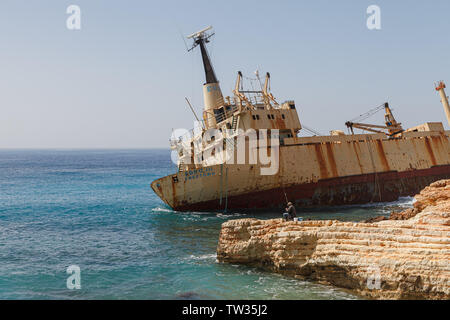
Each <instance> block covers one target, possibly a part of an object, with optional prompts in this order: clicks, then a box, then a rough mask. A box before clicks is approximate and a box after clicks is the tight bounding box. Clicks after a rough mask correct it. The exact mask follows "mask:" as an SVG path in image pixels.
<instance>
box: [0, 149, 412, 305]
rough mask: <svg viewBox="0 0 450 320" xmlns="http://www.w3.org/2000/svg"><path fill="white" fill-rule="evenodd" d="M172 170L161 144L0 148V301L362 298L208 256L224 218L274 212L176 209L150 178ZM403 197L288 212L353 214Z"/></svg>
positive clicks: (390, 206) (396, 206)
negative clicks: (141, 147)
mask: <svg viewBox="0 0 450 320" xmlns="http://www.w3.org/2000/svg"><path fill="white" fill-rule="evenodd" d="M175 171H176V167H175V165H174V164H173V163H172V162H171V157H170V150H163V149H161V150H159V149H150V150H0V299H192V300H196V299H221V300H223V299H224V300H229V299H295V300H297V299H361V297H359V296H357V295H355V294H352V293H350V292H347V291H345V290H342V289H339V288H335V287H332V286H327V285H322V284H317V283H314V282H309V281H301V280H297V279H293V278H290V277H286V276H282V275H278V274H272V273H269V272H265V271H263V270H259V269H257V268H253V267H247V266H242V265H235V264H223V263H219V262H217V259H216V247H217V241H218V236H219V232H220V227H221V224H222V223H224V222H225V221H227V220H230V219H240V218H249V217H257V218H260V219H271V218H280V217H281V212H276V211H272V212H271V211H264V212H247V213H242V212H228V213H224V212H220V211H217V212H175V211H173V210H171V209H170V208H169V207H168V206H167V205H165V204H164V203H163V202H162V201H161V200H160V199H159V198H158V197H157V196H156V195H155V194H154V192H153V191H152V189H151V188H150V183H151V181H153V180H155V179H157V178H159V177H162V176H165V175H167V174H170V173H173V172H175ZM412 204H413V198H401V199H399V200H398V201H396V202H393V203H377V204H366V205H359V206H345V207H332V208H321V209H298V212H297V215H298V216H301V217H303V218H304V219H307V218H310V219H337V220H341V221H362V220H366V219H367V218H370V217H375V216H379V215H386V216H388V215H389V214H390V212H391V210H402V209H404V208H408V207H411V206H412ZM73 268H75V269H77V268H78V269H77V272H75V273H76V277H77V278H76V279H74V278H73V276H74V274H75V273H73V272H74V271H73V270H74V269H73ZM71 284H72V285H71ZM73 284H78V285H79V286H77V287H74V286H73Z"/></svg>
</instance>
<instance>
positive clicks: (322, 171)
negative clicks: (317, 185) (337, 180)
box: [314, 144, 328, 179]
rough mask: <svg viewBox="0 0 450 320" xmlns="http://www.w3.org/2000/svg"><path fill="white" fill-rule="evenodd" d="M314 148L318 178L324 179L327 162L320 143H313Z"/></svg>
mask: <svg viewBox="0 0 450 320" xmlns="http://www.w3.org/2000/svg"><path fill="white" fill-rule="evenodd" d="M314 150H315V152H316V158H317V162H318V163H319V170H320V178H321V179H326V178H328V170H327V164H326V162H325V158H324V156H323V153H322V148H321V145H320V144H315V145H314Z"/></svg>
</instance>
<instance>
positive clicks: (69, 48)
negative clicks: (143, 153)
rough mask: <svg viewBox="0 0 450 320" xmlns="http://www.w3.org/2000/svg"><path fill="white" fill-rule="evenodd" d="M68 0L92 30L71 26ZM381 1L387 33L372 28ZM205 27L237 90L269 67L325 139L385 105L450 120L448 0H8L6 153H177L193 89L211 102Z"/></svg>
mask: <svg viewBox="0 0 450 320" xmlns="http://www.w3.org/2000/svg"><path fill="white" fill-rule="evenodd" d="M70 4H76V5H79V6H80V7H81V10H82V29H81V30H80V31H69V30H68V29H67V28H66V19H67V17H68V15H67V14H66V8H67V7H68V6H69V5H70ZM371 4H376V5H379V6H380V7H381V19H382V30H379V31H370V30H368V29H367V27H366V19H367V15H366V8H367V7H368V6H369V5H371ZM207 25H213V26H214V28H215V32H216V35H215V37H214V40H213V42H212V43H211V46H210V52H211V56H212V59H213V64H214V67H215V69H216V73H217V76H218V78H219V80H220V82H221V86H222V90H223V91H224V94H225V95H229V94H231V91H230V90H231V88H232V87H233V85H234V81H235V77H236V72H237V71H238V70H242V71H243V72H244V74H247V75H249V76H251V77H253V72H254V71H255V69H256V68H257V67H259V70H260V72H261V74H263V73H264V72H266V71H269V72H270V73H271V75H272V91H273V93H274V96H275V97H276V98H277V99H278V100H280V101H284V100H288V99H294V100H296V103H297V106H298V111H299V114H300V121H301V122H303V123H305V124H306V125H307V126H309V127H313V128H315V129H317V130H319V131H321V132H323V133H328V131H329V130H332V129H344V128H345V126H344V122H345V121H346V120H349V119H352V118H354V117H356V116H358V115H359V114H361V113H363V112H365V111H367V110H368V109H370V108H372V107H376V106H377V105H379V104H381V103H383V102H384V101H385V100H388V101H389V102H390V103H391V105H392V106H393V108H394V114H395V115H396V117H397V118H398V119H397V120H399V121H400V122H402V123H403V124H404V126H405V127H408V126H413V125H417V124H419V123H422V122H425V121H442V122H444V124H445V126H446V128H447V129H448V128H449V126H448V124H447V123H446V121H445V115H444V111H443V109H442V106H441V104H440V100H439V96H438V94H437V93H436V92H435V91H434V87H433V83H434V81H436V80H440V79H443V80H447V82H448V84H449V85H450V41H449V39H450V1H448V0H441V1H438V0H433V1H380V0H372V1H365V0H355V1H350V0H347V1H323V0H322V1H261V0H260V1H244V0H241V1H220V2H219V1H211V0H209V1H144V0H141V1H138V0H135V1H125V0H121V1H119V0H117V1H112V0H109V1H107V0H71V1H65V0H58V1H56V0H39V1H37V0H36V1H25V0H2V1H1V2H0V148H99V147H102V148H151V147H167V146H168V139H169V137H170V133H171V130H172V128H187V129H189V128H191V127H192V126H193V123H192V120H193V116H192V114H191V112H190V110H189V109H188V107H187V106H186V103H185V101H184V97H185V96H187V97H189V98H190V99H191V101H192V102H193V104H194V105H195V107H196V109H197V110H198V111H199V112H200V110H201V107H202V83H203V82H204V75H203V70H202V64H201V59H200V55H199V52H198V51H195V52H193V53H192V52H191V53H187V52H186V50H185V45H184V43H183V41H182V40H181V36H180V30H181V32H183V33H184V34H185V35H187V34H189V33H191V32H194V31H197V30H198V29H201V28H203V27H204V26H207ZM448 92H450V89H448ZM371 120H372V121H374V122H380V121H382V117H381V115H378V117H375V118H373V119H371Z"/></svg>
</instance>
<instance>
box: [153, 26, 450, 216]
mask: <svg viewBox="0 0 450 320" xmlns="http://www.w3.org/2000/svg"><path fill="white" fill-rule="evenodd" d="M211 28H212V27H207V28H205V29H203V30H200V31H198V32H196V33H194V34H192V35H190V36H189V37H188V38H189V39H192V40H193V41H194V42H193V46H192V48H191V49H190V50H192V49H194V48H195V47H200V51H201V56H202V61H203V67H204V71H205V80H206V82H205V83H204V84H203V97H204V108H203V120H202V121H200V120H199V117H198V116H197V114H196V113H195V111H194V109H193V107H192V106H191V104H190V102H189V100H188V99H187V98H186V100H187V102H188V104H189V107H190V109H191V111H192V112H193V113H194V116H195V118H196V119H197V121H199V123H200V124H201V126H200V129H201V132H200V134H196V133H195V132H194V131H192V135H189V136H188V137H187V138H186V137H174V138H173V139H171V140H170V143H171V147H172V150H174V151H175V150H176V152H177V156H178V163H177V164H178V172H177V173H174V174H172V175H168V176H166V177H163V178H160V179H157V180H155V181H153V182H152V183H151V187H152V189H153V190H154V192H155V193H156V194H157V195H158V196H159V197H160V198H161V199H162V200H163V201H164V202H165V203H166V204H167V205H168V206H170V207H171V208H173V209H174V210H177V211H227V210H240V209H256V208H263V209H268V208H276V207H282V206H284V205H286V203H287V202H288V201H291V202H294V203H295V204H296V206H298V207H304V206H327V205H347V204H361V203H367V202H379V201H393V200H396V199H398V197H400V196H412V195H414V194H416V193H417V192H418V191H420V190H421V189H422V188H423V187H425V186H426V185H428V184H430V183H431V182H433V181H435V180H439V179H445V178H450V131H445V130H444V126H443V125H442V123H440V122H426V123H424V124H421V125H418V126H416V127H413V128H408V129H403V127H402V126H401V123H399V122H397V121H396V120H395V118H394V115H393V114H392V110H391V109H390V107H389V104H388V103H387V102H386V103H385V104H384V105H381V106H379V107H377V108H374V109H372V110H369V112H367V113H365V114H363V115H361V116H360V117H358V118H356V119H353V120H351V121H347V122H346V123H345V125H346V126H347V128H349V130H351V134H345V133H344V132H343V131H341V130H333V131H330V135H329V136H322V135H320V134H317V133H315V132H314V131H313V134H315V136H311V137H299V135H300V133H301V132H303V131H302V130H304V129H305V130H307V131H311V130H310V129H309V128H307V127H306V126H304V125H302V124H301V122H300V119H299V115H298V113H297V109H296V106H295V102H294V101H293V100H288V101H285V102H283V103H278V101H277V100H276V99H275V98H274V96H273V94H272V93H271V92H270V74H269V73H266V76H265V81H264V82H263V81H262V79H260V78H259V72H258V71H256V72H255V75H256V78H257V79H253V80H255V81H256V84H255V85H253V84H252V90H244V88H243V81H244V77H243V75H242V73H241V72H240V71H239V72H238V76H237V80H236V85H235V88H234V90H233V97H229V96H228V97H225V98H224V97H223V95H222V92H221V90H220V86H219V81H218V79H217V77H216V74H215V72H214V69H213V67H212V63H211V61H210V58H209V55H208V53H207V50H206V43H208V42H209V41H210V38H211V37H212V35H214V33H210V32H211V31H210V30H211ZM246 79H249V78H247V77H246ZM245 81H247V80H245ZM250 81H251V79H250ZM255 87H256V88H261V90H255V89H254V88H255ZM435 89H436V90H437V91H439V94H440V96H441V102H442V104H443V107H444V110H445V113H446V116H447V120H448V122H449V124H450V106H449V102H448V98H447V96H446V94H445V91H444V89H445V84H444V82H443V81H441V82H439V83H438V84H437V86H436V87H435ZM383 109H384V110H385V115H384V124H382V125H380V124H367V123H362V122H363V121H364V120H366V119H367V118H368V117H369V116H372V115H374V114H375V113H376V112H378V111H380V110H383ZM354 129H360V130H362V131H363V134H355V132H354ZM211 130H212V131H214V132H218V131H220V134H217V133H214V134H212V135H210V139H209V140H208V139H206V140H205V139H204V138H205V136H208V133H210V132H211ZM249 131H250V132H255V136H258V139H259V138H260V137H264V140H265V137H266V136H265V134H266V133H269V134H270V136H271V139H270V146H269V144H263V145H264V147H261V145H260V146H259V147H258V146H256V147H255V145H253V144H251V143H250V140H248V141H247V140H245V139H247V138H249V137H248V136H247V132H249ZM349 133H350V132H349ZM220 136H222V137H220ZM267 137H268V136H267ZM273 137H275V140H272V138H273ZM213 138H214V139H213ZM239 139H240V141H246V142H244V143H245V144H246V150H247V152H248V155H249V156H248V158H250V154H257V153H258V154H259V155H260V156H261V153H259V151H261V150H263V149H267V147H269V148H268V151H270V154H271V155H273V154H274V153H273V151H275V154H276V155H278V159H277V170H276V171H275V172H274V173H271V174H268V175H266V174H262V171H264V169H265V167H264V165H263V164H261V163H266V164H267V162H265V161H260V162H252V161H244V162H239V161H234V159H233V161H219V159H217V158H215V157H209V156H205V152H206V151H208V150H211V149H212V148H216V147H221V148H223V150H224V149H226V150H228V149H229V147H231V149H232V150H234V147H235V146H236V143H237V145H238V149H239ZM252 141H254V140H252ZM273 143H275V144H273ZM241 146H242V144H241ZM257 149H258V151H257ZM214 150H216V149H214ZM217 150H220V148H219V149H217ZM238 151H239V152H240V151H241V150H238ZM233 152H234V151H233ZM219 153H220V151H219ZM268 153H269V152H268ZM268 153H267V154H268ZM206 154H207V152H206ZM211 154H212V153H211ZM240 155H242V153H240ZM233 157H235V158H238V155H236V154H233ZM195 159H199V160H198V161H195ZM193 160H194V161H193ZM231 162H232V163H234V164H231ZM235 163H241V164H235ZM242 163H244V164H242Z"/></svg>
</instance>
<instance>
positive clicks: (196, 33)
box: [187, 26, 212, 39]
mask: <svg viewBox="0 0 450 320" xmlns="http://www.w3.org/2000/svg"><path fill="white" fill-rule="evenodd" d="M211 29H212V26H209V27H206V28H204V29H202V30H200V31H197V32H194V33H193V34H191V35H188V36H187V38H188V39H191V38H198V37H200V36H201V35H203V33H205V32H206V31H208V30H211Z"/></svg>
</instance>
